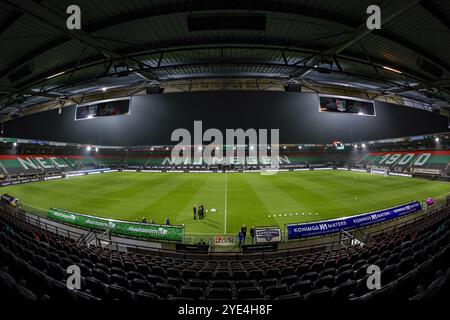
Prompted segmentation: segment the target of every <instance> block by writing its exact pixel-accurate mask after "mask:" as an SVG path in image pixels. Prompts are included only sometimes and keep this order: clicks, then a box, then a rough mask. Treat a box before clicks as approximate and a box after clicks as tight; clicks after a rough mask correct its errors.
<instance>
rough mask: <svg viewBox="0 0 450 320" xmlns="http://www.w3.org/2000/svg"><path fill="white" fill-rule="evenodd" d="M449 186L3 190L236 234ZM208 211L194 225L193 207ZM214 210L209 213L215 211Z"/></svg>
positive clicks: (263, 179)
mask: <svg viewBox="0 0 450 320" xmlns="http://www.w3.org/2000/svg"><path fill="white" fill-rule="evenodd" d="M449 192H450V184H448V183H444V182H434V181H429V180H423V179H414V178H405V177H393V176H389V177H385V176H379V175H371V174H365V173H355V172H346V171H303V172H281V173H278V174H276V175H261V174H259V173H226V174H225V173H219V174H217V173H128V172H121V173H105V174H97V175H90V176H83V177H75V178H70V179H61V180H53V181H45V182H35V183H29V184H23V185H16V186H10V187H4V188H2V193H9V194H11V195H13V196H15V197H17V198H19V199H20V200H21V201H22V203H23V207H24V208H25V209H28V210H30V211H33V212H35V213H38V214H42V215H45V214H46V212H47V210H48V209H49V208H50V207H56V208H61V209H65V210H69V211H74V212H78V213H84V214H89V215H95V216H100V217H106V218H112V219H118V220H129V221H137V220H139V221H141V220H142V218H143V217H146V218H147V220H150V219H154V220H155V222H156V223H163V222H164V219H165V217H169V219H170V221H171V223H172V224H184V225H185V226H186V229H185V231H186V234H187V235H189V234H190V235H192V236H198V237H201V236H202V234H204V235H205V236H207V234H208V235H213V234H236V233H237V232H238V230H239V228H240V226H241V225H243V224H246V225H247V226H253V225H255V226H274V225H279V226H281V227H282V228H283V226H284V224H286V223H294V222H300V223H301V222H307V221H313V220H323V219H331V218H338V217H343V216H349V215H354V214H358V213H364V212H369V211H373V210H377V209H382V208H387V207H391V206H395V205H398V204H402V203H405V202H408V201H412V200H419V201H422V200H424V199H426V198H427V197H439V196H443V195H444V194H448V193H449ZM199 204H204V206H205V207H206V208H207V209H208V213H207V214H206V218H205V219H204V220H203V221H198V220H196V221H194V220H193V213H192V207H193V206H194V205H197V206H198V205H199ZM213 208H214V209H216V212H211V209H213Z"/></svg>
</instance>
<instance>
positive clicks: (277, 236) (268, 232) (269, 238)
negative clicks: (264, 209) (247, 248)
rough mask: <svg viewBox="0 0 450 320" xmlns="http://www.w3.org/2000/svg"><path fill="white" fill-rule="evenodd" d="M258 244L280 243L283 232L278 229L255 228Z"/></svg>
mask: <svg viewBox="0 0 450 320" xmlns="http://www.w3.org/2000/svg"><path fill="white" fill-rule="evenodd" d="M255 238H256V243H258V244H260V243H268V242H280V241H281V230H280V228H278V227H257V228H255Z"/></svg>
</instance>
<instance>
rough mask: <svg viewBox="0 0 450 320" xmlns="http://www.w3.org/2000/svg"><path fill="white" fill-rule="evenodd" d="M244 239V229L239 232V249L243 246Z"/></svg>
mask: <svg viewBox="0 0 450 320" xmlns="http://www.w3.org/2000/svg"><path fill="white" fill-rule="evenodd" d="M243 240H244V235H243V234H242V231H239V233H238V241H239V249H240V248H242V241H243Z"/></svg>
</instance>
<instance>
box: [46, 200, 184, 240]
mask: <svg viewBox="0 0 450 320" xmlns="http://www.w3.org/2000/svg"><path fill="white" fill-rule="evenodd" d="M47 216H48V218H49V219H51V220H55V221H59V222H63V223H67V224H71V225H76V226H80V227H84V228H88V229H96V230H101V231H109V232H111V233H113V234H117V235H124V236H130V237H138V238H146V239H152V240H167V241H182V240H183V236H184V226H166V225H154V224H146V223H138V222H126V221H120V220H112V219H104V218H98V217H93V216H89V215H84V214H79V213H75V212H70V211H65V210H61V209H57V208H51V209H50V210H49V211H48V213H47Z"/></svg>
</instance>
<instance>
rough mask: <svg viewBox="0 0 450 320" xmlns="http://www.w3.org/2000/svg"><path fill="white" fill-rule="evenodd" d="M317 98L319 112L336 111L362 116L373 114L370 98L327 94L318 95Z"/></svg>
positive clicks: (373, 107)
mask: <svg viewBox="0 0 450 320" xmlns="http://www.w3.org/2000/svg"><path fill="white" fill-rule="evenodd" d="M319 100H320V106H319V111H320V112H337V113H350V114H355V115H362V116H375V106H374V104H373V101H371V100H363V99H355V98H349V97H341V96H329V95H319Z"/></svg>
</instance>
